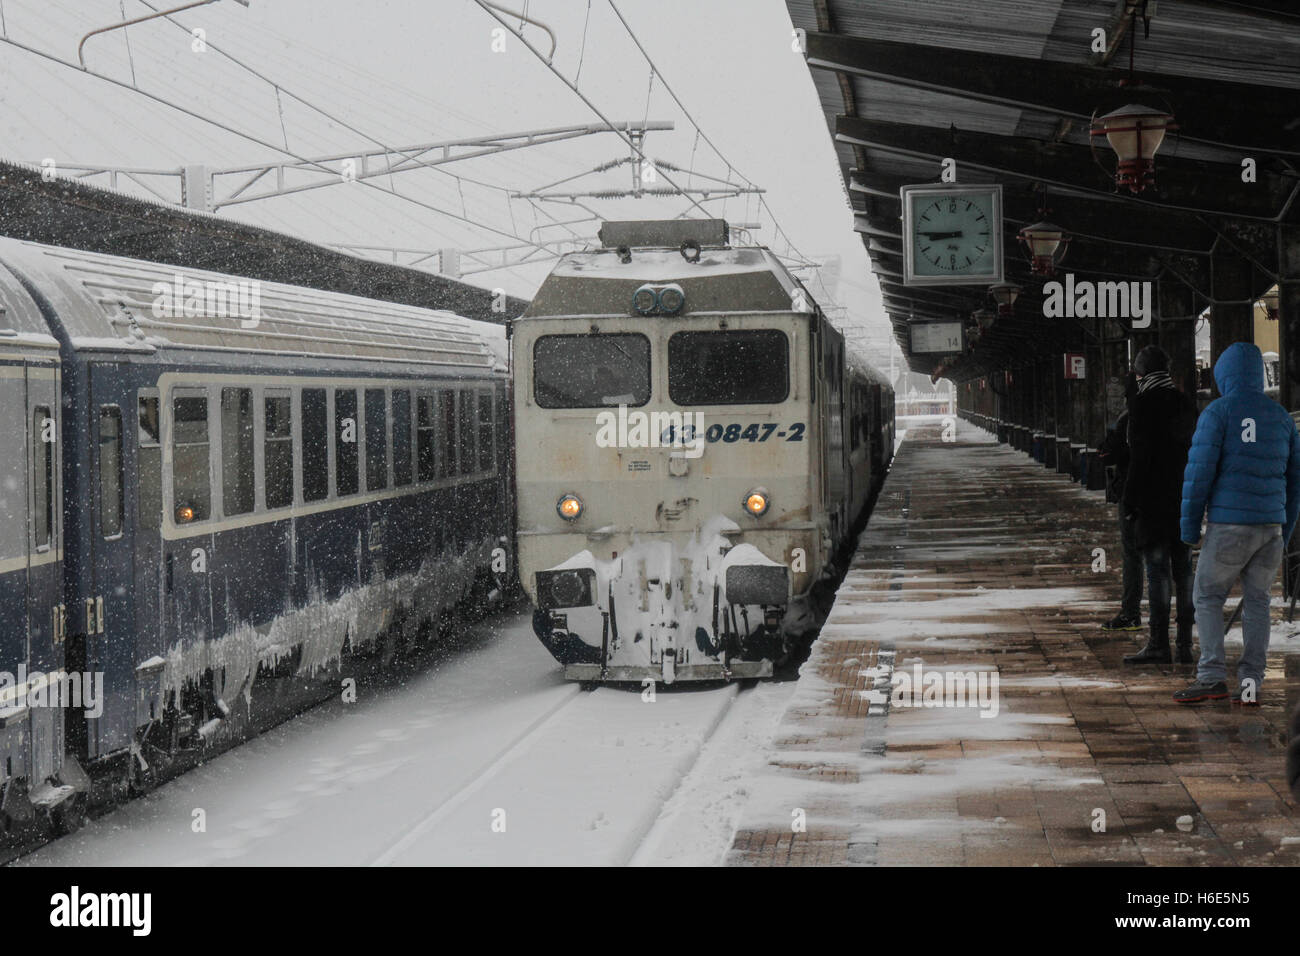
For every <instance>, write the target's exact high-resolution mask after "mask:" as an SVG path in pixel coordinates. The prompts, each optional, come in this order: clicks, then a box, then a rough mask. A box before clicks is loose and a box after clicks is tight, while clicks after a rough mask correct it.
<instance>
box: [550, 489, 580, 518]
mask: <svg viewBox="0 0 1300 956" xmlns="http://www.w3.org/2000/svg"><path fill="white" fill-rule="evenodd" d="M555 510H556V512H557V513H558V514H559V516H560V517H561V518H563V519H564V520H565V521H577V520H578V518H579V516H580V515H581V514H582V499H581V498H579V497H578V496H577V495H565V496H564V497H563V498H561V499H560V500H559V501H557V502H556V503H555Z"/></svg>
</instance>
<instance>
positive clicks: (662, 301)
mask: <svg viewBox="0 0 1300 956" xmlns="http://www.w3.org/2000/svg"><path fill="white" fill-rule="evenodd" d="M685 304H686V293H685V292H683V291H682V287H681V286H679V285H677V284H676V283H673V284H672V285H666V286H664V287H663V288H662V289H660V290H659V311H661V312H663V313H664V314H666V315H676V314H677V313H678V312H680V311H682V306H684V305H685Z"/></svg>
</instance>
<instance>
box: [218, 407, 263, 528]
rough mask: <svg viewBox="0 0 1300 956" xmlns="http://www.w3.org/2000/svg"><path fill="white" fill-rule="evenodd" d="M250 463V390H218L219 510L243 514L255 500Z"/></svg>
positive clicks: (251, 447) (251, 448)
mask: <svg viewBox="0 0 1300 956" xmlns="http://www.w3.org/2000/svg"><path fill="white" fill-rule="evenodd" d="M256 483H257V478H256V472H255V471H254V466H253V390H252V389H251V388H223V389H222V390H221V511H222V514H225V515H246V514H248V513H249V512H251V511H252V510H253V507H254V505H255V504H256V498H255V497H254V489H255V488H256Z"/></svg>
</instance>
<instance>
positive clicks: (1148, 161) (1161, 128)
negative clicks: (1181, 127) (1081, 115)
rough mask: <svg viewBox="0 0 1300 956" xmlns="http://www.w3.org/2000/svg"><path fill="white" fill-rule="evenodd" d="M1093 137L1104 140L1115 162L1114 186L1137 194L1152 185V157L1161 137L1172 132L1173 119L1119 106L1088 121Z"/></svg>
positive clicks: (1147, 109)
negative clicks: (1116, 163) (1125, 188)
mask: <svg viewBox="0 0 1300 956" xmlns="http://www.w3.org/2000/svg"><path fill="white" fill-rule="evenodd" d="M1092 123H1093V125H1092V129H1091V130H1090V132H1091V133H1092V135H1093V136H1105V137H1106V142H1108V143H1109V144H1110V148H1111V149H1113V150H1114V151H1115V155H1116V156H1117V157H1118V158H1119V165H1118V166H1116V168H1115V185H1116V186H1118V187H1120V188H1124V187H1127V188H1128V190H1129V192H1131V193H1134V194H1136V193H1140V192H1142V191H1143V190H1144V189H1146V188H1147V187H1148V186H1154V185H1155V182H1156V173H1155V155H1156V150H1158V149H1160V144H1161V143H1163V142H1164V140H1165V133H1166V132H1168V131H1170V130H1176V129H1177V128H1178V124H1176V123H1175V122H1174V118H1173V116H1171V115H1170V114H1168V113H1165V112H1163V111H1162V110H1157V109H1152V108H1150V107H1148V106H1142V105H1140V104H1137V103H1130V104H1129V105H1127V106H1121V107H1120V108H1119V109H1117V110H1115V111H1114V112H1112V113H1107V114H1106V115H1105V116H1100V117H1097V118H1096V119H1094V120H1093V121H1092Z"/></svg>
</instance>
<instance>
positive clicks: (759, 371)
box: [668, 329, 790, 405]
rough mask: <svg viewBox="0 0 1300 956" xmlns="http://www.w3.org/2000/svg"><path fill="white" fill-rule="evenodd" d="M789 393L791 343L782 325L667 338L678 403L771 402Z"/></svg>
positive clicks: (670, 376) (670, 380)
mask: <svg viewBox="0 0 1300 956" xmlns="http://www.w3.org/2000/svg"><path fill="white" fill-rule="evenodd" d="M789 394H790V343H789V340H788V339H787V338H786V335H785V333H784V332H781V331H779V330H778V329H756V330H742V331H730V332H678V333H676V334H675V335H673V336H672V337H671V338H670V339H669V340H668V397H669V398H670V399H671V400H672V401H673V403H674V404H676V405H770V404H773V403H775V402H783V401H785V399H786V396H787V395H789Z"/></svg>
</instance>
